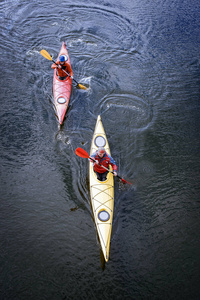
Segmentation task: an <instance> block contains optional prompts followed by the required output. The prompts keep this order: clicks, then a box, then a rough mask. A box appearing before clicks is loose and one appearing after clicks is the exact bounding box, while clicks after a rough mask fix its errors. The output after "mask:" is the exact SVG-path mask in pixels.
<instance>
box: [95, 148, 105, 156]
mask: <svg viewBox="0 0 200 300" xmlns="http://www.w3.org/2000/svg"><path fill="white" fill-rule="evenodd" d="M105 152H106V151H105V149H104V147H99V148H98V150H97V154H98V155H99V154H104V153H105Z"/></svg>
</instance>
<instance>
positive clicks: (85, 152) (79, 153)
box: [75, 147, 132, 184]
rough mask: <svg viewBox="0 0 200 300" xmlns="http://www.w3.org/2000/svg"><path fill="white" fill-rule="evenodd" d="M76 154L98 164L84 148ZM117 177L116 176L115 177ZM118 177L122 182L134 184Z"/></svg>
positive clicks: (79, 149) (77, 150)
mask: <svg viewBox="0 0 200 300" xmlns="http://www.w3.org/2000/svg"><path fill="white" fill-rule="evenodd" d="M75 153H76V155H78V156H80V157H83V158H89V159H90V160H92V161H93V162H96V160H95V159H94V158H92V157H91V156H89V154H88V153H87V151H85V150H84V149H82V148H80V147H79V148H77V149H76V150H75ZM99 165H100V166H101V167H102V168H104V169H106V170H107V171H108V172H110V173H112V174H113V175H114V172H112V171H110V170H109V169H107V168H106V167H104V166H103V165H102V164H100V163H99ZM114 176H115V175H114ZM116 177H118V178H119V179H121V181H122V182H123V183H128V184H132V183H131V182H128V181H127V180H125V179H123V178H122V177H120V176H119V175H116Z"/></svg>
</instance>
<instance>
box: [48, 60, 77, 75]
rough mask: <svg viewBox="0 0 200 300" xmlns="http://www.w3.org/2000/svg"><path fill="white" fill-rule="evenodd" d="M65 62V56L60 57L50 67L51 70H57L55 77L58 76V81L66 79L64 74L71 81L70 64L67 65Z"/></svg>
mask: <svg viewBox="0 0 200 300" xmlns="http://www.w3.org/2000/svg"><path fill="white" fill-rule="evenodd" d="M67 60H68V57H67V55H60V56H59V60H57V61H56V63H53V64H52V65H51V68H52V69H56V68H57V75H58V78H59V79H60V80H64V79H66V78H67V74H66V72H67V73H68V74H69V75H70V76H71V78H72V79H73V71H72V68H71V66H70V64H68V62H67ZM63 70H64V71H63ZM65 71H66V72H65Z"/></svg>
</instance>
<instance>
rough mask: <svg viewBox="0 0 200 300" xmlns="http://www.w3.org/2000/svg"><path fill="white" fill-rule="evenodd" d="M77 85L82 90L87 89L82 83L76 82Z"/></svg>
mask: <svg viewBox="0 0 200 300" xmlns="http://www.w3.org/2000/svg"><path fill="white" fill-rule="evenodd" d="M78 87H80V89H82V90H87V88H86V87H85V86H84V85H82V84H80V83H79V84H78Z"/></svg>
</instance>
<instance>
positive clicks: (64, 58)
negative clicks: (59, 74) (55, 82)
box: [59, 55, 68, 62]
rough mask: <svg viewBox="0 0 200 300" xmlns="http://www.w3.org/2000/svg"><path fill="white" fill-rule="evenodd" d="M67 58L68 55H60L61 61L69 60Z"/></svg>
mask: <svg viewBox="0 0 200 300" xmlns="http://www.w3.org/2000/svg"><path fill="white" fill-rule="evenodd" d="M67 60H68V57H67V55H60V56H59V61H60V62H65V61H67Z"/></svg>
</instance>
